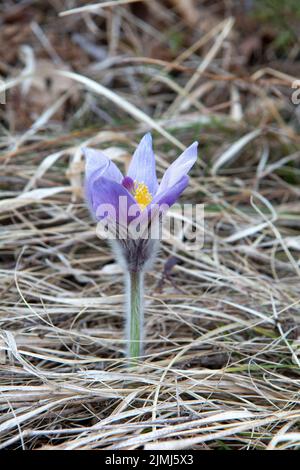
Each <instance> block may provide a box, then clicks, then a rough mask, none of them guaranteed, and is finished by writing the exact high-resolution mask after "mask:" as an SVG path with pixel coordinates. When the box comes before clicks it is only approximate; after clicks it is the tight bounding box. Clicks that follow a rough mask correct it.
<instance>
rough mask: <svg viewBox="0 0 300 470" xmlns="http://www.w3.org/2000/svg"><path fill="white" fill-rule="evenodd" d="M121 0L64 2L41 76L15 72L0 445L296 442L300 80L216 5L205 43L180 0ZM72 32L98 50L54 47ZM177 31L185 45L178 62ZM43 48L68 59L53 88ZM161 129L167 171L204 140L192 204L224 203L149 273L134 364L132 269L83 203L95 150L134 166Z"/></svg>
mask: <svg viewBox="0 0 300 470" xmlns="http://www.w3.org/2000/svg"><path fill="white" fill-rule="evenodd" d="M51 3H52V2H51ZM82 3H83V2H74V8H75V7H77V6H82ZM119 3H120V5H118V6H117V7H115V8H112V9H111V8H108V7H107V8H105V10H101V11H100V12H99V11H98V10H97V11H93V12H90V13H87V12H86V13H84V12H81V13H73V14H72V12H70V14H68V15H65V16H61V17H58V15H59V13H61V12H63V11H65V10H66V8H65V5H64V2H62V1H57V2H53V5H55V7H53V10H50V13H49V17H50V19H49V17H47V22H46V23H43V20H41V21H40V25H41V26H40V29H39V28H37V27H36V26H35V28H34V31H35V39H32V41H33V42H32V43H30V41H29V40H26V44H27V47H28V49H27V52H26V49H25V59H24V57H23V60H25V65H24V62H23V63H22V62H20V61H18V60H17V59H14V60H15V62H13V63H11V62H9V61H8V65H7V66H6V79H5V85H4V87H3V88H7V89H10V92H8V94H7V104H6V106H5V107H1V113H2V116H1V118H2V135H1V142H0V145H1V150H2V154H1V156H0V164H1V180H0V181H1V197H2V198H1V201H0V217H1V233H0V240H1V241H0V243H1V245H0V250H1V251H0V259H1V271H0V276H1V277H0V289H1V306H0V324H1V336H0V377H1V385H0V392H1V393H0V401H1V404H0V409H1V414H0V448H1V449H3V448H9V449H17V448H25V449H46V448H47V449H91V448H97V449H137V448H140V447H141V446H143V448H144V449H212V450H214V449H274V448H276V449H286V448H297V447H299V444H300V431H299V420H300V406H299V401H300V399H299V384H300V377H299V367H300V363H299V361H300V359H299V306H300V283H299V275H300V264H299V250H300V223H299V220H300V218H299V216H300V204H299V195H300V191H299V181H300V172H299V167H300V166H299V160H300V145H299V144H300V142H299V137H298V136H297V125H298V124H297V119H296V118H295V114H294V108H293V107H292V106H291V104H290V102H289V99H288V98H286V96H287V94H288V93H289V87H290V84H291V82H292V80H293V76H292V74H291V75H290V74H287V73H286V72H285V70H284V69H283V70H280V69H279V68H278V70H277V69H276V70H275V69H273V68H268V69H267V68H265V67H264V65H263V64H261V65H258V66H256V68H255V69H254V70H252V69H251V68H250V66H247V65H244V66H243V67H244V68H243V67H242V66H241V68H240V69H237V67H238V65H239V64H240V56H239V53H238V48H237V44H238V42H239V32H238V30H237V29H235V25H234V22H233V20H232V19H231V18H229V19H228V16H224V18H225V19H223V20H222V18H220V17H219V16H218V15H217V14H216V16H215V9H214V8H211V9H210V8H209V7H207V8H204V7H203V5H202V2H198V3H197V2H196V4H197V8H198V10H197V11H198V12H199V13H201V15H202V16H201V18H203V19H202V20H201V34H200V33H199V29H198V28H197V27H196V26H195V25H191V24H190V23H189V18H188V15H187V17H186V18H185V17H183V16H178V15H181V14H182V11H181V10H180V8H179V7H178V4H180V2H173V3H172V2H171V3H170V4H168V5H165V4H161V8H160V9H158V8H156V7H157V5H156V3H157V2H156V0H154V1H153V2H151V4H149V3H147V4H148V8H149V9H150V14H151V15H152V16H151V18H152V19H151V21H150V20H149V17H148V16H147V15H146V13H145V11H146V10H145V8H146V7H144V10H143V11H144V15H146V16H145V17H143V15H141V12H140V10H139V16H137V15H136V10H134V7H133V6H132V7H131V9H130V8H129V6H124V5H121V3H122V2H119ZM123 3H124V2H123ZM160 3H161V2H160ZM208 3H209V2H208ZM172 4H173V6H172ZM28 5H29V8H31V7H32V8H33V9H34V8H37V9H38V8H39V7H34V5H33V4H32V6H31V5H30V2H28ZM191 5H192V2H191ZM193 5H194V4H193ZM201 5H202V6H201ZM8 6H9V5H8ZM194 7H195V5H194ZM26 8H28V7H26ZM55 8H56V10H55ZM8 12H9V9H8ZM154 12H156V13H155V14H154ZM217 13H218V12H217ZM220 14H221V13H220ZM51 15H52V16H51ZM82 15H83V16H82ZM155 15H156V16H155ZM224 15H225V14H224ZM191 16H192V15H191ZM191 16H190V18H191ZM51 18H52V20H51ZM58 18H59V19H58ZM51 21H52V22H51ZM54 25H55V26H54ZM100 26H101V27H100ZM67 27H68V31H79V33H78V36H77V39H76V38H75V40H76V41H77V44H80V46H76V50H77V49H78V51H79V52H78V54H79V58H77V56H76V54H75V52H74V54H75V56H74V57H73V56H71V58H70V60H69V62H68V60H67V58H66V57H65V56H64V55H63V52H62V51H60V52H59V50H58V49H59V44H55V35H54V36H53V35H52V36H51V31H52V29H51V28H54V30H55V28H58V32H57V34H58V36H59V35H62V34H63V33H61V31H62V30H63V31H64V30H65V29H66V28H67ZM164 31H168V34H171V33H172V34H173V36H174V37H175V33H176V34H178V35H179V34H180V35H181V36H183V37H184V41H183V45H181V46H178V47H177V49H176V51H175V52H173V53H172V56H171V57H165V58H163V57H162V56H161V55H163V54H165V55H166V56H167V53H168V52H169V51H170V45H169V42H168V37H169V36H168V34H167V33H166V34H165V33H164ZM47 35H48V36H47ZM48 37H49V38H52V39H51V40H50V39H49V40H48V42H47V38H48ZM59 37H60V39H61V38H62V36H59ZM45 38H46V39H45ZM63 38H64V37H63ZM187 38H188V40H187ZM65 39H66V38H65ZM73 39H74V37H73ZM66 40H67V39H66ZM20 41H21V46H22V45H24V44H25V43H23V42H22V40H20ZM24 41H25V40H24ZM151 41H152V42H154V41H156V42H157V47H158V46H160V50H159V52H160V53H161V55H159V54H158V52H157V54H156V56H155V54H154V52H153V51H152V52H151V51H150V49H149V47H150V46H149V43H151ZM174 41H175V39H174ZM187 41H188V43H187ZM58 42H59V41H58ZM28 44H29V45H28ZM151 45H153V47H154V46H155V44H151ZM21 46H20V47H21ZM18 47H19V46H18ZM16 48H17V46H16ZM45 49H46V52H45ZM87 50H88V51H89V52H87ZM42 51H44V52H45V54H46V55H47V56H48V57H47V62H48V65H49V61H50V63H53V70H51V67H50V71H48V72H47V74H48V75H49V74H50V76H51V80H52V88H51V90H50V91H51V93H50V91H49V90H48V94H47V96H46V95H45V89H44V88H43V86H45V83H44V80H45V77H44V76H42V75H41V68H39V65H40V61H41V60H44V59H43V54H42ZM23 52H24V49H23ZM64 53H65V52H64ZM26 54H27V55H26ZM80 54H82V55H80ZM97 54H98V59H97V57H96V55H97ZM101 54H104V58H103V60H102V61H101V60H100V59H99V56H100V55H101ZM40 57H42V58H40ZM4 65H5V64H4V63H2V69H4V68H5V67H4ZM24 67H25V68H24ZM247 67H248V68H247ZM42 68H43V70H45V64H44V65H43V67H42ZM25 69H26V70H25ZM24 70H25V72H24ZM70 70H73V71H72V72H70ZM74 70H75V71H74ZM47 74H46V75H47ZM57 77H59V78H57ZM48 78H49V77H48ZM47 83H48V84H49V82H47ZM20 84H21V88H22V89H20ZM53 84H54V85H53ZM58 85H60V86H58ZM60 87H61V88H60ZM53 88H54V90H53ZM16 100H17V101H16ZM18 100H22V104H21V102H20V101H18ZM16 103H17V104H16ZM31 111H32V113H31ZM22 113H23V114H22ZM24 116H25V117H24ZM21 119H23V121H22V123H21V124H20V120H21ZM26 119H29V121H30V122H29V123H28V124H27V125H26V123H24V121H26ZM85 122H86V124H85ZM78 123H81V124H80V125H79V124H78ZM149 128H153V129H154V130H155V132H154V136H155V138H154V142H155V148H156V150H157V155H158V169H159V174H160V176H161V174H162V172H163V170H164V168H166V167H167V166H168V165H169V163H170V162H171V161H172V160H173V159H174V158H175V156H176V154H178V152H179V151H180V148H184V147H185V146H186V145H188V144H190V143H191V142H192V141H193V140H195V138H198V139H199V140H200V160H199V164H198V165H197V166H196V167H195V168H194V170H193V171H192V173H191V184H190V186H189V189H187V190H186V192H185V194H184V197H183V198H182V201H187V202H194V203H203V202H204V203H205V243H204V246H203V247H202V248H201V247H200V246H195V244H191V243H188V242H186V241H184V240H182V239H174V240H172V241H171V242H169V243H164V244H163V246H162V250H161V256H160V257H159V259H158V261H157V263H156V265H155V269H154V270H153V271H152V272H150V273H149V274H148V276H147V278H146V285H147V292H146V294H147V295H146V312H145V320H146V334H147V338H146V355H145V357H144V358H141V360H140V363H139V366H138V367H137V369H136V370H134V371H131V370H130V369H128V368H127V367H126V359H125V358H124V356H123V353H122V352H123V350H124V344H123V340H122V338H123V336H122V334H123V300H124V299H123V294H122V292H123V291H122V273H121V272H120V270H119V268H118V267H117V266H116V265H115V263H114V260H113V258H112V255H111V253H110V251H109V249H108V247H107V246H106V244H105V243H104V242H103V241H101V240H99V239H98V238H97V237H96V234H95V226H94V224H93V222H92V221H91V219H90V216H89V214H88V211H87V209H86V206H85V204H84V201H83V199H82V175H83V160H82V155H81V152H80V147H81V146H82V145H83V144H86V143H88V144H89V145H94V146H98V147H99V148H108V153H109V154H110V156H111V157H112V158H113V159H114V160H115V161H116V162H117V163H119V164H120V165H121V166H122V165H125V166H126V165H127V164H128V159H129V154H130V153H131V152H132V151H133V149H134V145H135V144H136V143H137V142H138V140H139V138H140V136H141V134H142V133H143V132H144V131H146V130H147V129H149ZM174 257H176V262H174V266H173V268H172V270H168V269H166V261H167V260H169V259H171V260H174ZM167 266H168V264H167Z"/></svg>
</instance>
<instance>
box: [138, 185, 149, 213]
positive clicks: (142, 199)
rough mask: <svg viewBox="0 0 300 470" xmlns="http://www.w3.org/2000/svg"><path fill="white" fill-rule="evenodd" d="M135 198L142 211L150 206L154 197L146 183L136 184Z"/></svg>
mask: <svg viewBox="0 0 300 470" xmlns="http://www.w3.org/2000/svg"><path fill="white" fill-rule="evenodd" d="M134 198H135V200H136V202H137V203H138V205H139V206H140V208H141V209H142V210H144V209H145V207H147V206H148V204H150V202H151V201H152V196H151V194H150V192H149V189H148V187H147V185H146V184H145V183H136V184H135V186H134Z"/></svg>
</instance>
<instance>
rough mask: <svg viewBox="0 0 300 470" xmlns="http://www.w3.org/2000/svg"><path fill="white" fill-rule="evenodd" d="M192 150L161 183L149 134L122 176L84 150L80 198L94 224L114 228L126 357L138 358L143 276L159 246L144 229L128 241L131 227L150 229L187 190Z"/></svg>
mask: <svg viewBox="0 0 300 470" xmlns="http://www.w3.org/2000/svg"><path fill="white" fill-rule="evenodd" d="M197 145H198V144H197V142H194V143H193V144H192V145H191V146H190V147H188V148H187V149H186V150H185V151H184V152H183V153H182V154H181V155H180V156H179V157H178V158H177V160H175V161H174V162H173V163H172V164H171V165H170V166H169V168H168V169H167V170H166V171H165V173H164V175H163V177H162V180H161V182H160V184H158V181H157V177H156V167H155V155H154V153H153V149H152V138H151V134H150V133H148V134H146V135H145V136H144V137H143V138H142V140H141V142H140V144H139V145H138V147H137V149H136V151H135V152H134V154H133V157H132V160H131V163H130V165H129V168H128V172H127V175H125V176H123V175H122V173H121V171H120V170H119V169H118V167H117V166H116V165H115V164H114V163H113V162H112V161H111V160H110V159H109V158H108V157H107V156H106V155H105V154H104V153H102V152H101V151H99V150H95V149H91V148H84V149H83V153H84V155H85V159H86V170H85V193H86V199H87V202H88V205H89V208H90V211H91V213H92V214H93V216H94V218H95V219H96V220H99V221H101V220H105V219H106V221H107V222H108V225H109V226H110V227H112V226H114V227H117V229H118V230H117V231H115V232H114V234H115V239H114V240H111V242H112V247H113V249H114V251H115V252H116V255H117V259H118V260H119V261H120V263H121V264H122V266H123V268H124V270H125V272H126V273H127V283H126V285H127V288H128V292H127V298H128V316H127V333H128V346H129V356H130V357H131V358H136V357H137V356H139V355H140V353H141V344H142V323H143V322H142V286H143V273H144V271H145V269H146V268H147V267H148V266H149V264H150V262H151V261H152V260H153V258H154V256H155V253H156V251H157V245H158V242H157V240H154V239H153V238H151V236H149V233H150V231H149V232H148V236H145V231H144V230H143V231H142V232H140V231H139V232H137V233H138V234H139V235H137V236H136V232H135V236H133V235H132V230H130V228H131V227H136V226H137V222H139V223H140V224H141V223H142V225H144V227H145V226H146V227H147V228H148V229H149V225H150V226H151V223H152V222H153V219H154V216H157V215H158V216H161V215H163V213H164V212H165V211H166V210H167V209H168V208H169V207H170V206H172V205H173V204H174V203H175V202H176V201H177V199H178V198H179V196H180V195H181V193H182V192H183V191H184V189H185V188H186V187H187V185H188V182H189V178H188V176H187V173H188V172H189V170H190V169H191V167H192V166H193V165H194V163H195V161H196V159H197ZM156 219H157V217H156ZM120 229H122V230H120ZM124 233H125V235H124ZM142 234H143V235H142Z"/></svg>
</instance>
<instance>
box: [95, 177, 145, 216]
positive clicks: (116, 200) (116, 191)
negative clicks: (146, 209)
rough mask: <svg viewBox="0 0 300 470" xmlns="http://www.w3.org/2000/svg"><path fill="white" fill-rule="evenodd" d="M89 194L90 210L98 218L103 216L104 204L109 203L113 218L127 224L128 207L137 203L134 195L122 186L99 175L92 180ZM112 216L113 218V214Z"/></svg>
mask: <svg viewBox="0 0 300 470" xmlns="http://www.w3.org/2000/svg"><path fill="white" fill-rule="evenodd" d="M90 194H91V207H92V211H93V213H94V214H95V215H96V218H97V219H98V220H100V219H101V218H103V217H104V212H105V210H104V209H105V208H104V205H108V204H109V205H111V208H112V213H113V212H114V213H115V219H116V220H117V221H119V220H122V221H123V222H124V224H127V222H128V220H129V218H128V210H129V208H130V207H131V206H132V205H137V203H136V201H135V199H134V197H133V196H132V195H131V194H130V193H129V192H128V191H127V189H126V188H124V186H122V185H121V184H119V183H117V182H116V181H113V180H110V179H108V178H105V177H104V176H100V177H99V178H97V179H96V180H95V181H94V182H93V184H92V187H91V188H90ZM112 218H114V217H113V215H112Z"/></svg>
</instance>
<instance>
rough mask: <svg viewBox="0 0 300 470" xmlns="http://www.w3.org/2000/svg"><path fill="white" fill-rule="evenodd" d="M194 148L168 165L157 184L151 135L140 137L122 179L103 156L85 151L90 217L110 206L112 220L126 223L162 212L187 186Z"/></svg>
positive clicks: (92, 151) (87, 149)
mask: <svg viewBox="0 0 300 470" xmlns="http://www.w3.org/2000/svg"><path fill="white" fill-rule="evenodd" d="M197 145H198V143H197V142H194V143H193V144H192V145H191V146H190V147H188V148H187V149H186V150H185V151H184V152H183V153H182V154H181V155H180V156H179V157H178V158H177V160H175V161H174V162H173V163H172V164H171V165H170V166H169V168H168V169H167V170H166V172H165V174H164V175H163V178H162V180H161V182H160V184H158V182H157V177H156V169H155V155H154V153H153V149H152V137H151V134H150V133H147V134H146V135H145V136H144V137H143V138H142V140H141V142H140V144H139V145H138V147H137V149H136V151H135V152H134V154H133V157H132V160H131V163H130V166H129V169H128V174H127V175H126V176H125V177H124V176H123V175H122V173H121V172H120V170H119V169H118V168H117V166H116V165H115V164H114V163H113V162H112V161H111V160H110V159H109V158H108V157H107V156H106V155H105V154H104V153H102V152H101V151H99V150H94V149H91V148H84V149H83V153H84V155H85V158H86V172H85V177H86V178H85V189H86V198H87V201H88V205H89V207H90V210H91V212H92V214H93V215H94V216H95V218H96V219H97V220H101V218H103V217H104V216H105V215H104V214H105V209H106V208H107V207H108V206H110V207H112V208H113V209H114V214H113V216H111V217H112V218H115V219H116V221H119V220H120V219H121V218H122V220H123V221H124V220H125V224H126V223H127V224H128V223H129V222H131V221H132V220H134V219H135V218H136V217H138V216H139V215H140V214H143V213H147V214H148V213H149V212H151V210H152V209H153V208H154V207H158V208H159V209H162V210H163V209H164V210H165V209H166V208H168V207H170V206H172V205H173V204H174V203H175V202H176V201H177V199H178V198H179V196H180V194H181V193H182V192H183V191H184V189H185V188H186V187H187V185H188V182H189V178H188V176H187V173H188V172H189V170H190V169H191V167H192V166H193V165H194V163H195V161H196V159H197ZM103 208H104V209H103Z"/></svg>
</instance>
